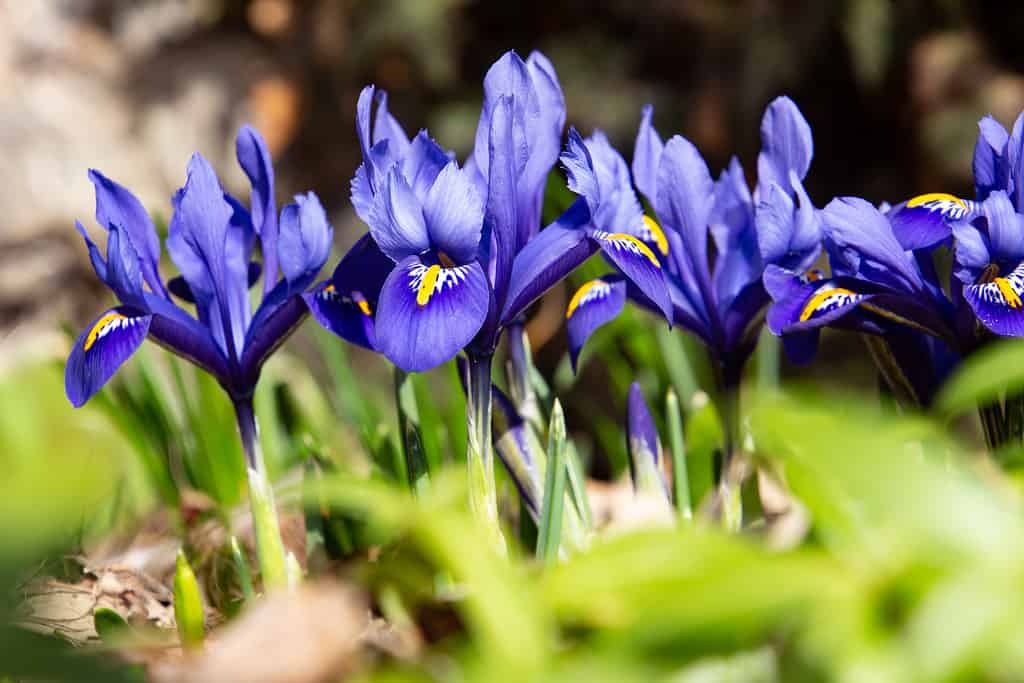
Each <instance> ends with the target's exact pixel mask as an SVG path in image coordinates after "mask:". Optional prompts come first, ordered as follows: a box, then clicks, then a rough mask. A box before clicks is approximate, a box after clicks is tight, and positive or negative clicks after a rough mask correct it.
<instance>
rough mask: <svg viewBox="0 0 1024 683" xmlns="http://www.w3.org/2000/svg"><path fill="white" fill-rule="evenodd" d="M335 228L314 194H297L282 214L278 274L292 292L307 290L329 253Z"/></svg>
mask: <svg viewBox="0 0 1024 683" xmlns="http://www.w3.org/2000/svg"><path fill="white" fill-rule="evenodd" d="M333 237H334V229H333V228H332V227H331V224H330V222H329V221H328V220H327V213H326V212H325V211H324V207H323V206H322V205H321V204H320V200H319V199H318V198H317V196H316V195H315V194H313V193H312V192H309V193H307V194H305V195H296V196H295V203H294V204H289V205H288V206H286V207H284V209H282V211H281V235H280V240H279V241H278V257H279V260H280V263H281V272H282V273H283V274H284V277H285V279H286V280H287V281H288V284H289V288H290V290H291V291H292V292H293V293H298V292H301V291H302V290H304V289H306V287H308V286H309V284H310V283H311V282H312V281H313V279H314V278H315V277H316V276H317V274H318V273H319V272H320V268H322V267H323V265H324V262H325V261H327V257H328V255H329V254H330V251H331V240H332V239H333Z"/></svg>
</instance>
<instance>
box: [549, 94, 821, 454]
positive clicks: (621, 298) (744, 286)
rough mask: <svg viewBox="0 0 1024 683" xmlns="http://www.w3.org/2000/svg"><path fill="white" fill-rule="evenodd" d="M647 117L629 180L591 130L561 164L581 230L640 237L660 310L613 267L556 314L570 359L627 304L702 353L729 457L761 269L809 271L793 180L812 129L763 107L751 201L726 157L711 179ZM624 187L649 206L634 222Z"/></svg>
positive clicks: (807, 152) (811, 216)
mask: <svg viewBox="0 0 1024 683" xmlns="http://www.w3.org/2000/svg"><path fill="white" fill-rule="evenodd" d="M652 114H653V110H652V108H651V107H650V106H648V107H645V108H644V110H643V115H642V118H641V122H640V129H639V132H638V134H637V138H636V144H635V147H634V153H633V163H632V175H631V174H630V172H629V169H627V167H626V163H625V161H624V160H623V159H622V157H621V156H620V155H619V153H618V152H616V151H615V150H614V149H613V148H612V147H611V145H610V144H609V143H608V141H607V139H606V138H605V137H604V135H603V134H601V133H600V132H597V133H595V134H594V135H593V136H591V137H590V138H588V139H583V138H582V137H581V136H580V135H579V134H577V133H576V132H575V131H571V132H570V142H569V147H568V149H567V151H566V153H565V154H564V155H563V158H562V161H563V163H564V164H565V167H566V170H567V171H568V173H569V178H570V187H571V188H572V189H574V190H575V191H576V192H578V193H580V194H582V195H583V197H584V198H585V199H586V201H587V202H588V204H589V205H590V214H591V226H590V227H591V229H592V230H596V231H600V232H610V231H612V230H614V231H616V232H619V233H624V234H627V235H631V236H632V237H633V238H634V239H636V240H637V241H639V242H640V243H641V244H642V245H643V246H644V247H645V249H646V251H647V252H648V253H649V254H650V255H651V256H652V257H654V258H655V260H656V262H657V263H658V264H659V270H660V273H661V274H662V277H663V280H664V283H665V286H666V288H667V294H668V304H669V305H668V306H667V307H666V306H664V302H663V300H659V299H658V298H655V297H652V296H651V293H650V291H644V290H642V289H640V288H639V287H636V286H635V285H634V284H631V283H629V282H626V281H624V280H623V278H622V277H621V273H622V272H624V271H622V269H621V268H617V269H618V270H619V271H620V272H619V273H618V274H613V275H609V276H605V277H602V278H599V279H597V280H592V281H590V282H587V283H585V284H584V285H583V286H582V287H580V289H579V290H578V291H577V292H576V294H575V296H573V298H572V300H571V301H570V303H569V307H568V310H567V312H566V317H567V318H568V323H567V325H568V333H569V342H570V353H571V356H572V359H573V361H574V363H575V361H576V358H577V356H578V354H579V352H580V350H581V348H582V347H583V344H584V343H585V342H586V340H587V339H588V338H589V336H590V335H591V334H592V333H593V332H594V331H595V330H596V329H597V328H598V327H600V326H601V325H603V324H605V323H606V322H608V321H609V320H611V319H612V318H614V317H615V316H617V315H618V314H619V312H620V311H621V310H622V307H623V306H624V304H625V301H626V299H630V300H632V301H634V302H635V303H637V304H639V305H641V306H642V307H645V308H648V309H650V310H652V311H654V312H656V313H658V314H661V315H664V316H665V317H666V318H667V319H668V320H669V321H670V322H671V323H672V324H675V325H678V326H679V327H682V328H683V329H685V330H686V331H688V332H690V333H692V334H693V335H694V336H696V337H697V338H698V339H699V340H700V341H701V342H702V343H703V344H704V345H705V346H706V347H707V349H708V351H709V353H710V356H711V358H712V362H713V367H714V369H715V370H716V374H717V377H718V384H719V387H718V389H719V394H720V395H721V398H722V401H723V404H722V409H723V418H724V420H725V423H726V434H727V442H728V443H727V444H726V453H727V454H728V453H731V451H732V450H733V448H734V447H735V445H736V441H737V435H736V433H735V432H736V430H737V429H738V416H737V414H736V412H737V410H738V409H737V407H736V404H735V396H736V393H737V387H738V385H739V381H740V376H741V373H742V370H743V366H744V364H745V362H746V360H747V359H748V358H749V356H750V354H751V352H752V351H753V349H754V347H755V345H756V342H757V337H758V334H759V332H760V327H761V323H762V320H763V312H764V309H765V306H766V305H767V304H768V303H769V299H768V295H767V293H766V292H765V289H764V285H763V283H762V274H763V272H764V269H765V266H766V265H767V264H780V265H782V266H784V267H786V268H794V269H805V268H809V267H810V265H811V264H812V263H813V262H814V260H815V259H816V258H817V256H818V254H819V251H820V230H821V227H820V222H819V220H818V216H817V212H816V210H815V209H814V207H813V205H812V204H811V202H810V199H809V198H808V197H807V194H806V192H805V191H804V188H803V184H802V181H803V178H804V177H805V176H806V174H807V171H808V169H809V167H810V162H811V157H812V154H813V147H812V140H811V131H810V126H808V124H807V122H806V120H804V118H803V116H802V115H801V114H800V111H799V109H797V107H796V105H795V104H793V102H792V101H791V100H789V99H788V98H785V97H782V98H778V99H776V100H775V101H774V102H772V103H771V104H770V105H769V107H768V108H767V110H766V111H765V114H764V118H763V120H762V124H761V137H762V149H761V154H760V156H759V157H758V185H757V187H756V188H755V190H754V192H753V194H751V192H750V190H749V188H748V187H747V184H746V180H745V177H744V173H743V169H742V167H741V166H740V164H739V162H738V161H737V160H736V159H733V160H732V162H731V163H730V164H729V167H728V168H727V169H726V170H725V171H723V173H722V174H721V176H720V177H719V179H718V181H717V182H715V181H713V180H712V178H711V174H710V172H709V171H708V167H707V164H706V163H705V162H704V159H703V158H702V157H701V155H700V152H698V150H697V148H696V147H694V145H693V144H691V143H690V142H689V141H688V140H686V139H685V138H683V137H681V136H679V135H676V136H674V137H672V138H671V139H670V140H669V141H668V142H667V143H665V142H663V141H662V138H661V136H660V135H659V134H658V133H657V131H656V130H655V129H654V127H653V126H652V124H651V118H652ZM634 186H635V188H636V190H639V192H640V193H641V194H642V195H643V196H644V197H645V198H646V200H647V202H648V204H649V205H650V206H651V207H652V208H653V209H654V216H653V217H652V216H650V215H646V214H644V212H643V209H642V206H641V204H640V202H639V200H638V198H637V195H636V191H635V190H634ZM613 264H614V265H615V266H619V264H618V263H614V261H613ZM633 282H634V283H635V282H636V279H635V278H633ZM666 308H667V310H666Z"/></svg>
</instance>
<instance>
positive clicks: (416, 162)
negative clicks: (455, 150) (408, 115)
mask: <svg viewBox="0 0 1024 683" xmlns="http://www.w3.org/2000/svg"><path fill="white" fill-rule="evenodd" d="M450 161H451V158H450V157H449V155H448V153H447V152H445V151H444V150H443V149H441V146H440V145H438V144H437V143H436V142H434V140H433V139H431V137H430V135H429V134H428V133H427V131H425V130H421V131H420V132H419V133H418V134H417V135H416V137H415V138H413V141H412V144H410V145H409V150H408V151H407V152H406V153H405V156H404V157H402V175H404V176H405V180H406V182H408V183H409V187H411V188H412V193H413V194H414V195H416V198H417V199H419V200H420V201H421V202H424V201H426V198H427V193H428V192H430V188H431V187H433V185H434V181H435V180H437V175H438V174H439V173H440V172H441V171H442V169H444V167H445V166H447V165H448V163H449V162H450Z"/></svg>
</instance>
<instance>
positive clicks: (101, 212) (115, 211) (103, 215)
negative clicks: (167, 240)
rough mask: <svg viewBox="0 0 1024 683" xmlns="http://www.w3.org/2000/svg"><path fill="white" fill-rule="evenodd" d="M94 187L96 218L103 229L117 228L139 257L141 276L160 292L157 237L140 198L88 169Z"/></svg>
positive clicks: (162, 290) (161, 283)
mask: <svg viewBox="0 0 1024 683" xmlns="http://www.w3.org/2000/svg"><path fill="white" fill-rule="evenodd" d="M89 180H90V181H92V184H93V186H94V187H95V189H96V221H97V222H98V223H99V224H100V225H102V226H103V227H104V228H106V229H107V230H110V228H111V227H112V226H117V227H118V228H120V229H121V230H122V231H123V232H124V234H125V235H126V236H127V237H128V240H129V241H130V242H131V243H132V247H133V248H134V249H135V252H136V253H137V254H138V255H139V259H140V260H141V269H142V276H143V277H144V278H145V280H146V283H147V284H148V285H149V286H150V288H151V289H152V290H153V291H154V292H164V284H163V281H162V280H161V279H160V272H159V263H160V238H159V237H158V236H157V234H156V227H155V226H154V225H153V220H152V219H151V218H150V217H149V214H148V213H146V209H145V208H144V207H143V206H142V202H140V201H139V200H138V198H136V197H135V195H134V194H132V193H131V192H130V191H128V189H127V188H125V187H123V186H122V185H119V184H118V183H116V182H114V181H113V180H111V179H109V178H107V177H106V176H104V175H103V174H102V173H100V172H99V171H97V170H95V169H93V170H90V171H89Z"/></svg>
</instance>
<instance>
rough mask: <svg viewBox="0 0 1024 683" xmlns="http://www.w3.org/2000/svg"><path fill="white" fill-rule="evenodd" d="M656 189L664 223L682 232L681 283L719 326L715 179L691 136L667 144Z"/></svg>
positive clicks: (660, 214) (660, 216)
mask: <svg viewBox="0 0 1024 683" xmlns="http://www.w3.org/2000/svg"><path fill="white" fill-rule="evenodd" d="M657 192H658V194H657V198H656V200H655V208H656V210H657V212H658V217H659V218H660V219H661V220H662V224H663V225H667V227H669V228H670V229H672V230H675V231H677V233H678V234H679V238H680V245H681V249H680V253H678V254H675V257H676V260H677V262H678V263H679V266H680V270H681V278H682V284H683V285H684V286H685V287H686V289H687V292H688V293H689V294H690V298H691V299H692V300H694V301H699V302H701V303H702V304H703V307H704V310H705V311H706V313H707V315H708V316H709V319H710V322H711V324H712V327H713V328H717V327H718V326H719V323H718V321H717V319H716V316H715V311H716V309H717V306H716V303H715V297H714V293H713V291H712V287H711V274H710V272H709V269H708V224H709V220H710V216H711V209H712V206H713V201H714V195H713V183H712V181H711V174H710V172H709V171H708V166H707V164H706V163H705V162H704V159H703V157H701V155H700V152H698V151H697V148H696V147H694V146H693V144H692V143H691V142H690V141H689V140H686V139H685V138H683V137H681V136H678V135H676V136H673V137H672V139H670V140H669V141H668V144H666V145H665V150H664V152H663V153H662V155H661V165H660V167H659V169H658V190H657ZM716 334H717V332H716Z"/></svg>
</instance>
